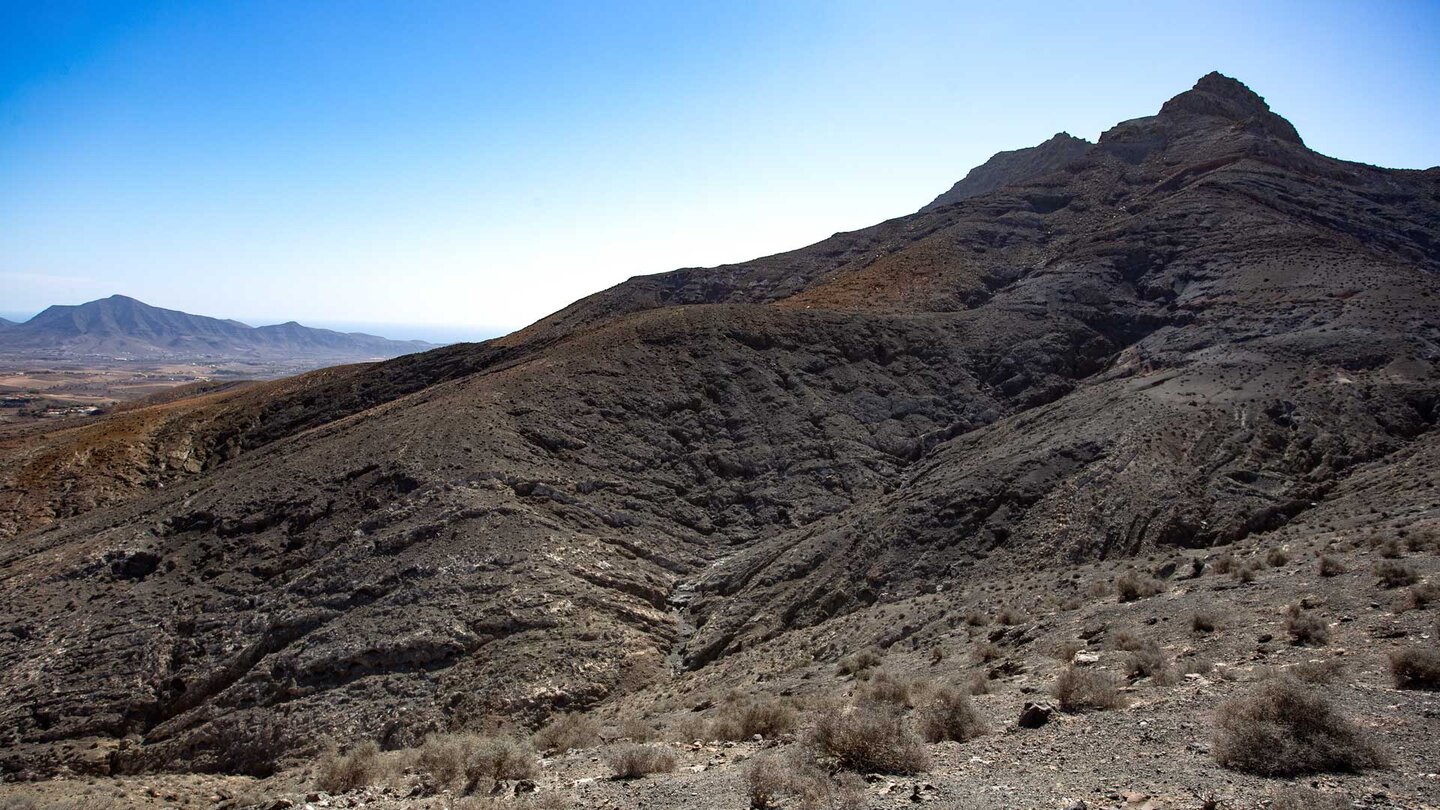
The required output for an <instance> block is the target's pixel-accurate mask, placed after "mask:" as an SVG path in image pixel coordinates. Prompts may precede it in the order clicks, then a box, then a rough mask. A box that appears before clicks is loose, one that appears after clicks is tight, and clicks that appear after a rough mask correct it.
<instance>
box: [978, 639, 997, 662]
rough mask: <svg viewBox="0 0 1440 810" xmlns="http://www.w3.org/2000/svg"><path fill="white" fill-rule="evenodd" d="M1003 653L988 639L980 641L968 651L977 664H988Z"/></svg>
mask: <svg viewBox="0 0 1440 810" xmlns="http://www.w3.org/2000/svg"><path fill="white" fill-rule="evenodd" d="M1002 654H1003V653H1002V652H1001V651H1000V648H999V647H997V646H995V645H994V644H991V643H990V642H988V641H981V642H979V643H977V644H976V645H975V648H974V649H972V650H971V651H970V656H971V657H972V658H973V659H974V660H975V663H977V664H988V663H990V662H991V661H994V660H995V659H997V658H999V657H1000V656H1001V655H1002Z"/></svg>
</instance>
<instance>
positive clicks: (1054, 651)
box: [1050, 639, 1085, 662]
mask: <svg viewBox="0 0 1440 810" xmlns="http://www.w3.org/2000/svg"><path fill="white" fill-rule="evenodd" d="M1083 649H1085V645H1084V643H1082V642H1080V641H1076V640H1075V639H1067V640H1065V641H1057V642H1056V643H1055V646H1054V647H1051V648H1050V657H1051V658H1054V659H1055V660H1056V661H1061V662H1068V661H1070V660H1071V659H1073V658H1074V657H1075V653H1078V652H1080V651H1081V650H1083Z"/></svg>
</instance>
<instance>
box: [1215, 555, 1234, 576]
mask: <svg viewBox="0 0 1440 810" xmlns="http://www.w3.org/2000/svg"><path fill="white" fill-rule="evenodd" d="M1234 567H1235V555H1234V554H1231V553H1230V552H1228V551H1227V552H1225V553H1224V554H1221V555H1220V556H1219V557H1216V558H1215V561H1214V562H1212V563H1210V570H1212V571H1214V572H1215V573H1217V574H1228V573H1230V569H1232V568H1234Z"/></svg>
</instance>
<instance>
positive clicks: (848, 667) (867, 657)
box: [835, 650, 882, 675]
mask: <svg viewBox="0 0 1440 810" xmlns="http://www.w3.org/2000/svg"><path fill="white" fill-rule="evenodd" d="M881 660H882V659H881V656H880V653H879V652H877V651H875V650H861V651H860V652H857V653H851V654H850V655H847V656H845V657H844V658H841V659H840V661H839V663H837V664H836V665H835V674H836V675H858V674H859V673H861V672H864V671H866V670H869V669H874V668H875V667H878V666H880V661H881Z"/></svg>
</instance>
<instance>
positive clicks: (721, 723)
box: [709, 698, 800, 740]
mask: <svg viewBox="0 0 1440 810" xmlns="http://www.w3.org/2000/svg"><path fill="white" fill-rule="evenodd" d="M799 724H800V713H799V712H797V711H796V710H795V707H794V706H792V705H791V704H790V703H789V702H787V701H783V700H775V699H771V698H761V699H756V700H744V701H737V702H735V703H731V704H729V705H727V706H725V707H724V708H723V709H721V710H720V714H719V715H718V716H717V717H716V718H715V721H714V722H713V723H711V724H710V734H709V738H710V739H714V740H748V739H750V738H752V737H754V736H755V735H756V734H759V735H760V736H761V737H764V738H766V739H774V738H776V737H780V736H782V735H784V734H789V733H791V732H792V731H794V730H795V727H796V726H798V725H799Z"/></svg>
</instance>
